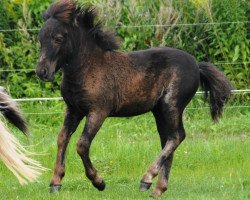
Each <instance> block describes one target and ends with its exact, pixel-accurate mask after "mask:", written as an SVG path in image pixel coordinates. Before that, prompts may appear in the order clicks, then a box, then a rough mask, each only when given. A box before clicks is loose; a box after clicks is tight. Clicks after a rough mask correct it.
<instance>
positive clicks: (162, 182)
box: [152, 108, 185, 197]
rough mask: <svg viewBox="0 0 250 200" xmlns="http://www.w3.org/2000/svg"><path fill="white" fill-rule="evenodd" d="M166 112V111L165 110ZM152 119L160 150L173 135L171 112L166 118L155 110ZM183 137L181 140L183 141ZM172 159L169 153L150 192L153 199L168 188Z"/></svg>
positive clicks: (162, 113) (172, 155)
mask: <svg viewBox="0 0 250 200" xmlns="http://www.w3.org/2000/svg"><path fill="white" fill-rule="evenodd" d="M165 112H166V110H165ZM153 114H154V117H155V121H156V125H157V130H158V133H159V135H160V140H161V147H162V149H163V148H164V147H165V144H166V143H167V141H168V140H169V139H170V138H171V136H172V135H173V134H174V133H173V130H172V129H171V128H172V126H173V125H172V124H171V119H168V118H169V117H171V116H172V115H171V111H170V112H169V115H167V116H166V114H165V115H164V112H162V111H161V110H159V109H158V110H157V108H156V109H155V110H154V111H153ZM179 115H180V117H179V118H180V119H179V121H180V123H181V124H180V127H182V121H181V115H182V113H179ZM182 135H183V136H184V137H185V131H184V129H183V130H182ZM184 137H183V139H184ZM173 158H174V153H171V154H170V155H169V156H168V158H166V161H165V162H164V163H163V165H162V167H161V169H160V172H159V175H158V181H157V183H156V187H155V188H154V190H153V192H152V196H153V197H159V196H160V195H161V194H162V193H163V192H165V191H166V190H167V187H168V179H169V174H170V170H171V166H172V162H173Z"/></svg>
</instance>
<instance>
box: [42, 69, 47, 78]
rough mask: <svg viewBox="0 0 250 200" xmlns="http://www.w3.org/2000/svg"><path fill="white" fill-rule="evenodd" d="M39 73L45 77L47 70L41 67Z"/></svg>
mask: <svg viewBox="0 0 250 200" xmlns="http://www.w3.org/2000/svg"><path fill="white" fill-rule="evenodd" d="M41 75H42V76H43V77H46V76H47V75H48V70H47V69H46V68H44V69H42V71H41Z"/></svg>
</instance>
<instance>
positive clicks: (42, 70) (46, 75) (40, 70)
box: [36, 65, 54, 82]
mask: <svg viewBox="0 0 250 200" xmlns="http://www.w3.org/2000/svg"><path fill="white" fill-rule="evenodd" d="M36 74H37V76H38V77H39V78H40V79H41V80H43V81H48V82H49V81H52V80H53V79H54V73H50V71H49V69H47V68H46V67H39V65H38V66H37V68H36Z"/></svg>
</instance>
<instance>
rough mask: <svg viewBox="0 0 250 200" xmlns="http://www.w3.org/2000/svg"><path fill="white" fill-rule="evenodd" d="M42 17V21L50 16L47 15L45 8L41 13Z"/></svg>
mask: <svg viewBox="0 0 250 200" xmlns="http://www.w3.org/2000/svg"><path fill="white" fill-rule="evenodd" d="M42 18H43V20H44V21H47V20H48V19H49V18H50V16H49V14H48V12H47V10H45V11H44V12H43V13H42Z"/></svg>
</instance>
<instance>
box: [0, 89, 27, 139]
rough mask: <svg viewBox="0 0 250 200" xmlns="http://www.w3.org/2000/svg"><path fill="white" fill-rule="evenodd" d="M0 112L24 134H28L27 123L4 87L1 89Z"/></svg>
mask: <svg viewBox="0 0 250 200" xmlns="http://www.w3.org/2000/svg"><path fill="white" fill-rule="evenodd" d="M0 112H1V113H2V114H3V116H4V117H5V118H6V119H7V120H8V121H9V122H10V123H12V124H13V125H14V126H16V127H17V128H18V129H19V130H21V131H22V132H23V133H24V134H27V133H28V129H27V123H26V121H25V119H24V118H23V116H22V114H21V113H20V111H19V109H18V106H17V104H16V103H15V102H14V101H13V100H12V99H11V97H10V96H9V95H8V94H7V93H6V92H5V89H4V88H3V87H0Z"/></svg>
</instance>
